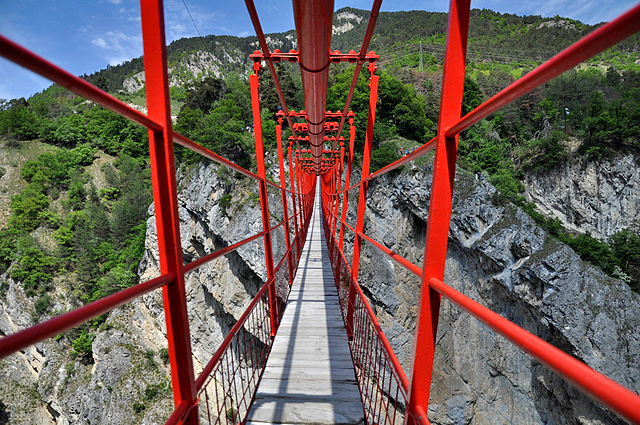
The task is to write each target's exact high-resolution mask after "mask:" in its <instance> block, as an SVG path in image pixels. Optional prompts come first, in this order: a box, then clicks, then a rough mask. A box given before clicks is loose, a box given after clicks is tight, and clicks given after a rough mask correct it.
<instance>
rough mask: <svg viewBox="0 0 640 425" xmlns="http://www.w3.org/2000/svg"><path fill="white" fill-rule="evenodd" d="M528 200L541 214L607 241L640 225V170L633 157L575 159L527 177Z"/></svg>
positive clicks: (526, 193) (526, 191)
mask: <svg viewBox="0 0 640 425" xmlns="http://www.w3.org/2000/svg"><path fill="white" fill-rule="evenodd" d="M524 184H525V196H526V197H527V199H528V200H530V201H533V202H535V203H536V205H537V206H538V208H539V209H540V211H541V212H542V213H543V214H545V215H547V216H551V217H557V218H559V219H560V221H561V222H562V224H563V225H564V226H565V227H567V228H569V229H572V230H574V231H578V232H581V233H585V232H591V234H592V235H593V236H594V237H597V238H599V239H606V238H607V237H609V236H611V235H612V234H614V233H615V232H617V231H619V230H621V229H623V228H626V227H629V226H630V224H631V222H632V221H633V220H638V219H640V167H638V165H637V162H636V159H635V157H634V156H633V155H631V154H629V155H625V156H620V157H616V158H613V159H598V160H589V159H588V158H587V157H581V158H573V160H571V161H567V162H564V163H562V164H560V165H559V166H557V167H555V168H554V169H552V170H550V171H545V172H541V173H529V174H527V175H526V176H525V180H524Z"/></svg>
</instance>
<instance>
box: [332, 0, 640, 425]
mask: <svg viewBox="0 0 640 425" xmlns="http://www.w3.org/2000/svg"><path fill="white" fill-rule="evenodd" d="M468 18H469V2H468V1H456V0H453V1H452V2H451V10H450V14H449V28H448V39H447V51H448V53H447V56H446V58H445V67H444V68H445V71H444V74H445V76H444V79H443V94H442V98H441V102H442V103H441V115H440V120H439V128H438V134H437V136H436V137H434V138H433V139H432V140H430V141H428V142H427V143H425V144H423V145H422V146H420V147H419V148H418V149H417V150H415V151H414V152H412V153H411V154H409V155H407V156H405V157H403V158H401V159H399V160H397V161H395V162H393V163H391V164H389V165H387V166H386V167H383V168H382V169H380V170H378V171H376V172H374V173H371V174H369V172H368V169H369V163H368V158H369V157H370V149H371V146H370V144H367V143H365V152H364V160H363V171H362V175H361V178H360V181H359V182H357V183H355V184H353V183H351V184H350V185H349V187H345V188H344V189H341V188H340V186H341V184H340V182H341V181H342V176H341V172H342V168H341V167H338V166H337V165H336V166H335V167H334V169H333V170H332V171H330V172H329V174H330V178H329V179H328V181H327V180H325V179H323V196H324V197H325V201H326V203H327V204H328V205H330V206H331V208H329V207H328V206H327V207H325V209H324V212H325V214H326V215H327V216H328V217H330V220H331V223H336V225H335V227H333V225H331V226H329V225H328V224H327V223H325V226H327V239H328V240H330V239H331V240H335V236H334V234H332V232H338V231H340V232H344V230H340V229H344V228H347V229H349V230H351V231H352V232H354V233H355V235H356V239H358V238H359V239H362V240H365V241H366V242H368V243H371V244H372V245H373V246H374V247H375V248H377V249H378V250H380V251H381V252H383V253H384V254H385V255H387V256H388V257H390V258H392V259H393V260H394V261H396V262H397V263H399V264H400V265H401V266H403V267H404V268H406V269H408V270H409V271H411V272H412V273H414V274H415V275H416V276H418V277H419V278H421V279H422V281H423V289H422V299H421V306H420V314H422V315H424V316H425V317H427V319H425V321H424V322H420V323H419V324H418V326H420V325H422V326H425V329H426V332H427V333H428V334H429V335H428V336H425V337H426V338H427V339H430V338H435V332H436V330H437V318H438V315H439V303H440V301H439V296H438V297H437V299H436V298H434V299H433V300H435V301H433V300H431V295H429V292H430V291H429V290H426V291H425V289H424V287H429V288H431V289H433V290H434V291H435V292H434V293H437V294H441V295H443V296H445V297H447V298H448V299H451V300H452V301H453V302H455V303H456V304H458V305H459V306H460V307H461V308H463V310H465V311H468V312H469V313H470V314H472V315H474V316H476V317H477V318H479V317H478V316H479V315H481V316H482V319H480V320H482V321H483V322H485V323H487V321H488V322H489V323H492V325H490V326H491V327H492V328H493V329H495V330H497V331H498V332H499V333H501V334H502V335H503V336H505V337H507V338H508V339H510V340H511V341H512V342H513V343H514V344H515V345H516V346H518V347H519V348H521V349H523V350H524V351H526V352H528V353H529V354H532V355H533V356H534V357H535V358H537V359H538V360H540V361H541V362H542V363H544V364H545V365H547V366H549V367H550V368H551V369H552V370H554V371H556V372H557V373H559V374H560V376H562V377H563V378H565V379H567V380H568V381H569V382H571V383H572V384H574V385H576V386H577V387H578V388H579V389H580V390H581V391H583V392H586V393H587V394H589V395H590V396H592V397H594V398H596V399H597V400H598V401H600V402H602V403H603V404H605V405H606V406H608V407H609V408H611V409H612V410H613V411H615V412H616V413H617V414H619V415H621V416H622V417H625V418H626V419H628V420H631V421H632V422H634V423H640V396H638V395H637V394H635V393H634V392H632V391H630V390H628V389H627V388H625V387H624V386H622V385H620V384H618V383H616V382H614V381H612V380H610V379H609V378H607V377H606V376H604V375H603V374H600V373H598V372H596V371H595V370H593V369H591V368H590V367H588V366H587V365H586V364H584V363H583V362H581V361H579V360H577V359H575V358H573V357H572V356H570V355H567V354H565V353H563V352H562V351H561V350H559V349H557V348H555V347H554V346H553V345H551V344H549V343H547V342H545V341H544V340H542V339H540V338H538V337H535V336H534V335H532V334H530V333H529V332H527V331H525V330H524V329H522V328H520V327H518V326H517V325H515V324H513V323H511V322H509V321H508V320H506V319H504V318H502V317H501V316H500V315H498V314H497V313H494V312H492V311H491V310H489V309H487V308H485V307H482V306H480V305H479V304H477V303H475V302H474V301H473V300H471V299H470V298H468V297H466V296H464V295H462V294H460V293H459V292H457V291H455V290H454V289H453V288H451V287H449V286H447V285H446V284H444V283H442V281H441V280H440V279H438V278H437V277H436V276H438V275H439V274H440V273H443V272H444V254H443V253H445V252H446V246H447V233H448V232H445V231H444V230H441V228H442V229H448V227H449V220H450V205H451V201H452V193H453V177H454V172H455V160H456V158H455V157H456V156H457V136H458V134H459V132H461V131H463V130H465V129H467V128H468V127H469V126H471V125H473V124H474V123H476V122H478V121H479V120H481V119H482V118H484V117H486V116H488V115H489V114H491V113H493V112H495V111H497V110H498V109H500V108H502V107H503V106H505V105H507V104H508V103H510V102H512V101H514V100H516V99H518V98H519V97H521V96H522V95H524V94H526V93H527V92H529V91H531V90H533V89H534V88H536V87H538V86H539V85H541V84H544V83H545V82H547V81H549V80H550V79H552V78H554V77H556V76H558V75H560V74H561V73H562V72H564V71H566V70H568V69H570V68H571V67H573V66H575V65H577V64H578V63H579V62H581V61H583V60H585V59H587V58H589V57H591V56H593V55H595V54H597V53H599V52H601V51H603V50H604V49H606V48H608V47H611V46H612V45H614V44H615V43H617V42H619V41H620V40H622V39H624V38H626V37H628V36H629V35H632V34H634V33H636V32H638V31H640V4H639V5H637V6H636V7H634V8H632V9H631V10H629V11H628V12H627V13H625V14H623V15H622V16H620V17H619V18H617V19H615V20H614V21H612V22H610V23H608V24H605V25H603V26H602V27H600V28H598V29H597V30H595V31H593V32H592V33H591V34H589V35H587V36H586V37H584V38H583V39H581V40H579V41H578V42H576V43H574V44H573V45H571V46H569V47H568V48H567V49H565V50H564V51H562V52H561V53H559V54H557V55H556V56H554V57H552V58H551V59H549V60H548V61H546V62H545V63H543V64H542V65H540V66H539V67H537V68H536V69H534V70H533V71H531V72H529V73H528V74H526V75H525V76H523V77H522V78H520V79H519V80H517V81H516V82H514V83H513V84H511V85H510V86H508V87H507V88H505V89H504V90H502V91H501V92H499V93H498V94H497V95H495V96H494V97H492V98H491V99H489V100H487V101H486V102H483V103H482V104H481V105H480V106H478V107H477V108H475V109H474V110H473V111H471V112H470V113H469V114H467V115H465V116H464V117H462V118H453V116H454V115H455V114H456V111H457V116H458V117H460V106H461V102H462V94H463V93H462V88H461V86H462V84H461V81H462V79H461V78H463V77H464V65H463V64H464V60H465V53H466V43H467V30H468ZM452 34H453V38H451V37H452ZM451 40H453V42H452V41H451ZM447 66H449V67H450V69H449V72H448V70H447ZM458 68H459V69H458ZM452 70H453V71H452ZM461 75H462V77H461ZM447 78H448V79H449V80H450V81H449V82H448V84H449V85H448V86H447V87H446V89H447V90H449V91H446V90H445V80H446V79H447ZM451 82H453V83H451ZM447 94H449V96H447ZM443 109H446V111H445V112H443ZM443 114H444V115H443ZM369 125H370V126H371V127H373V122H370V124H369ZM369 131H373V128H371V129H370V128H367V132H368V133H369ZM432 149H437V152H436V159H435V166H434V173H433V185H432V194H431V200H430V211H429V220H428V224H427V229H431V231H433V232H434V235H436V236H433V237H429V230H427V237H428V240H427V241H426V243H425V244H426V245H427V246H429V247H430V248H431V249H430V250H429V251H427V250H426V247H425V259H424V265H423V266H422V267H419V266H417V265H414V264H412V263H411V262H409V261H408V260H406V259H405V258H403V257H402V256H400V255H399V254H397V253H395V252H393V251H392V250H390V249H388V248H386V247H385V246H384V245H383V244H381V243H379V242H377V241H375V240H374V239H372V238H370V237H368V236H367V235H365V234H364V231H363V230H358V229H359V228H360V227H359V226H360V222H361V217H360V216H359V215H360V214H364V205H362V202H363V200H365V199H366V195H365V196H363V194H362V191H364V193H365V194H366V190H367V185H368V183H369V182H370V181H371V180H373V179H374V178H376V177H379V176H381V175H383V174H385V173H388V172H390V171H391V170H394V169H397V168H398V167H400V166H402V165H404V164H407V163H408V162H410V161H413V160H415V159H417V158H419V157H421V156H423V155H425V154H426V153H427V152H429V151H430V150H432ZM351 155H353V152H351ZM438 155H441V157H440V160H438ZM365 163H366V164H365ZM346 182H347V184H349V183H348V182H349V179H348V178H347V180H346ZM436 184H437V185H438V187H439V189H438V191H437V192H435V195H434V191H435V187H436ZM354 189H358V190H360V191H361V193H360V205H359V206H358V214H357V217H356V219H357V220H358V223H359V224H358V225H357V226H356V228H354V227H352V226H350V225H349V224H348V223H347V221H346V214H345V213H344V212H343V214H342V218H340V217H339V214H338V206H339V204H340V202H342V204H343V208H344V202H345V200H346V199H347V197H348V195H349V192H350V191H352V190H354ZM434 205H437V208H440V210H438V211H437V212H436V213H435V214H434V209H433V207H434ZM442 205H445V207H442ZM447 205H448V207H447ZM334 207H335V208H334ZM443 208H444V209H446V208H449V211H448V212H445V211H444V210H443ZM345 211H346V210H345ZM434 217H435V218H434ZM436 232H437V234H436ZM343 237H344V235H343V234H342V233H340V240H341V241H342V240H343ZM358 249H359V248H358ZM354 250H355V248H354ZM433 250H435V251H439V253H438V254H437V255H435V256H434V255H432V256H431V257H432V258H433V259H432V260H431V263H430V265H427V261H428V257H427V255H428V252H429V253H431V251H433ZM354 256H355V254H354ZM342 257H344V255H342ZM357 258H359V257H357ZM435 258H438V259H435ZM354 261H356V260H354ZM436 263H437V264H438V265H437V266H435V264H436ZM440 263H441V264H440ZM353 267H354V268H355V270H356V271H355V275H356V276H357V266H356V264H355V263H354V265H353ZM434 275H435V276H434ZM425 300H426V301H425ZM430 300H431V301H430ZM423 303H424V304H423ZM349 320H353V319H350V318H349ZM348 325H349V324H348ZM418 326H417V327H418ZM416 334H418V330H417V331H416ZM420 343H421V342H420V341H418V339H416V345H415V347H416V350H418V347H419V344H420ZM423 344H426V346H431V345H433V344H432V343H424V342H423ZM430 344H431V345H430ZM426 346H425V347H426ZM420 350H422V351H421V356H418V355H417V354H416V352H414V357H415V358H418V357H420V358H422V359H423V360H424V359H425V358H427V357H428V358H430V361H431V362H432V361H433V348H428V347H426V348H420ZM549 353H553V354H552V355H550V354H549ZM560 353H562V354H560ZM414 361H415V360H414ZM415 367H416V365H415V363H414V374H415V373H418V377H416V376H412V378H411V379H412V381H411V382H412V384H411V386H412V387H413V386H415V388H410V395H409V397H410V401H409V410H410V412H409V413H410V415H412V420H411V421H410V422H409V424H410V425H411V424H413V423H415V422H420V421H422V420H425V421H426V420H427V419H426V415H425V414H424V411H425V410H426V406H427V402H428V398H429V390H430V388H429V387H430V384H429V382H426V383H424V384H422V383H421V382H420V380H425V377H424V376H422V375H421V374H420V373H421V372H424V373H425V374H426V375H428V378H427V379H428V380H429V381H430V377H431V372H430V367H431V366H425V368H423V369H421V370H420V371H418V372H416V369H415ZM576 370H577V371H580V373H576ZM426 375H425V376H426ZM594 382H596V383H597V384H594ZM602 388H605V390H604V391H603V390H602Z"/></svg>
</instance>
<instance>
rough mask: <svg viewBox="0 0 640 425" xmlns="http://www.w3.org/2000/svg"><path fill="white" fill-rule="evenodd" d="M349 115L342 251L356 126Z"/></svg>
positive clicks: (342, 248)
mask: <svg viewBox="0 0 640 425" xmlns="http://www.w3.org/2000/svg"><path fill="white" fill-rule="evenodd" d="M350 114H351V116H350V117H349V158H347V175H346V176H345V183H344V189H345V190H344V195H343V199H342V218H341V219H340V242H339V244H338V245H339V247H340V252H344V224H345V222H346V221H347V204H348V203H349V192H347V190H348V188H349V185H350V184H351V166H352V165H353V151H354V149H355V141H356V127H355V126H354V125H353V115H354V114H353V112H351V113H350Z"/></svg>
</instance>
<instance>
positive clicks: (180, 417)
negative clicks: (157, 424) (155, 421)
mask: <svg viewBox="0 0 640 425" xmlns="http://www.w3.org/2000/svg"><path fill="white" fill-rule="evenodd" d="M192 407H193V406H191V405H190V404H189V403H188V402H187V401H183V402H181V403H180V404H179V405H177V406H176V408H175V409H174V410H173V413H172V414H171V416H169V419H167V421H166V422H165V423H164V425H178V424H181V423H183V422H182V421H184V420H185V417H186V416H187V415H188V414H189V412H190V411H191V408H192Z"/></svg>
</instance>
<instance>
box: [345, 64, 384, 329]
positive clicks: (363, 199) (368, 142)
mask: <svg viewBox="0 0 640 425" xmlns="http://www.w3.org/2000/svg"><path fill="white" fill-rule="evenodd" d="M370 65H373V64H370ZM370 70H371V74H372V75H371V81H370V83H369V87H370V94H369V114H368V118H367V130H366V132H365V137H364V139H365V140H364V155H363V158H362V177H363V178H366V177H367V176H368V175H369V167H370V162H371V148H372V145H373V127H374V124H375V121H376V105H377V103H378V82H379V80H380V77H378V76H377V75H373V71H374V70H375V68H374V66H371V69H370ZM367 187H368V184H367V183H362V184H361V185H360V193H359V194H358V212H357V215H356V237H355V239H354V241H353V257H352V259H351V279H352V280H353V281H354V282H356V283H357V282H358V272H359V270H360V245H361V243H362V242H361V240H360V237H359V236H358V232H362V229H363V228H364V214H365V209H366V204H367ZM354 296H355V294H354V292H353V288H351V289H350V290H349V303H348V308H347V320H346V324H347V336H348V337H350V338H351V337H352V333H353V313H354V311H353V305H354V304H353V297H354Z"/></svg>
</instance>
